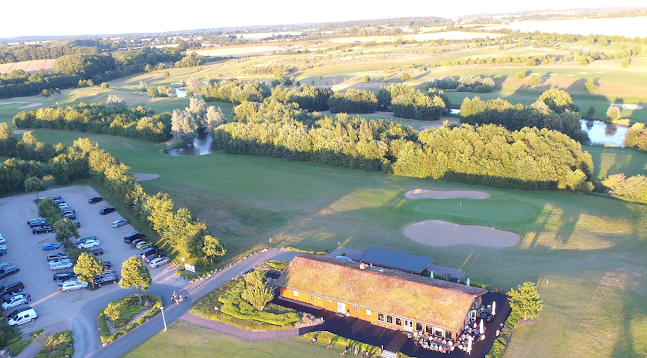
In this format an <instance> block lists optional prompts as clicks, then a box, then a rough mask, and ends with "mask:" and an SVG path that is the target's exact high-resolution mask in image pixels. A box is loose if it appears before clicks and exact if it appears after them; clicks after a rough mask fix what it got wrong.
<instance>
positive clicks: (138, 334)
mask: <svg viewBox="0 0 647 358" xmlns="http://www.w3.org/2000/svg"><path fill="white" fill-rule="evenodd" d="M297 255H301V254H299V253H296V252H292V251H278V250H271V251H266V252H261V253H259V254H256V255H254V256H252V257H249V258H247V259H245V260H243V261H241V262H240V263H238V264H236V265H234V266H231V267H229V268H225V269H223V270H221V271H219V272H217V273H216V274H215V275H213V276H212V277H210V278H209V279H208V280H204V281H202V282H199V283H187V285H185V286H184V287H183V288H182V289H181V290H178V293H180V294H182V295H183V296H185V297H186V296H188V297H189V300H188V301H184V302H183V303H180V304H179V305H176V304H171V302H170V301H171V300H170V298H171V295H172V294H173V291H174V290H177V286H174V285H167V284H162V283H155V282H154V283H153V285H152V286H151V288H150V290H149V291H148V292H149V293H153V294H156V295H158V296H160V297H161V298H162V301H163V302H164V305H165V307H164V316H165V318H166V324H167V325H168V324H170V323H171V322H173V321H174V320H176V319H178V318H179V317H180V316H182V315H183V314H184V313H185V312H186V311H187V310H188V309H189V308H190V307H191V304H192V303H193V301H195V300H198V299H200V298H201V297H202V296H204V295H206V294H208V293H209V292H211V291H213V290H215V289H216V288H218V287H220V286H222V285H223V284H225V283H227V282H228V281H230V280H231V279H232V278H234V277H236V276H237V275H240V274H241V273H243V272H246V271H248V270H250V269H252V268H254V267H255V266H257V265H259V264H261V263H263V262H266V261H269V260H275V259H288V260H291V259H292V258H294V257H295V256H297ZM134 293H136V290H135V289H129V290H120V291H117V292H111V293H109V294H107V295H105V296H102V297H100V298H97V299H95V300H93V301H91V302H88V303H87V304H86V305H85V306H83V307H82V308H81V309H80V310H79V312H78V313H77V314H76V316H75V317H74V319H73V320H72V334H73V336H74V357H92V358H115V357H119V356H121V355H122V354H125V353H126V352H128V351H129V350H131V349H133V348H135V347H136V346H138V345H139V344H141V343H142V342H144V341H145V340H147V339H149V338H150V337H152V336H153V335H155V334H156V333H158V332H160V331H162V330H164V323H163V321H162V315H161V314H160V315H157V316H155V317H154V318H153V319H151V320H150V321H148V322H147V323H145V324H143V325H142V326H140V327H137V328H135V329H134V330H132V331H130V332H128V334H126V335H125V336H123V337H121V338H119V339H118V340H116V341H115V342H113V343H110V344H107V345H106V346H102V345H101V340H100V338H99V333H98V332H99V326H98V324H97V317H98V316H99V311H101V309H102V308H103V307H105V306H107V305H108V303H109V302H110V301H113V300H117V299H120V298H122V297H125V296H128V295H131V294H134Z"/></svg>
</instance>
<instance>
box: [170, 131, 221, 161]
mask: <svg viewBox="0 0 647 358" xmlns="http://www.w3.org/2000/svg"><path fill="white" fill-rule="evenodd" d="M217 151H218V145H217V144H216V143H214V141H213V138H211V135H210V134H207V133H202V134H200V135H198V136H197V137H196V138H195V139H194V140H193V145H185V146H183V147H179V148H172V149H167V150H165V151H164V154H168V155H170V156H172V157H179V156H182V155H205V154H211V153H213V152H217Z"/></svg>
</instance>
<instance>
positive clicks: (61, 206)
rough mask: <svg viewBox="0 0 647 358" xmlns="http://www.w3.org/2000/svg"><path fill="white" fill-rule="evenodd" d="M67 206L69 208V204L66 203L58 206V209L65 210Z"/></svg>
mask: <svg viewBox="0 0 647 358" xmlns="http://www.w3.org/2000/svg"><path fill="white" fill-rule="evenodd" d="M69 206H70V204H68V203H61V204H58V207H59V208H61V209H67V208H68V207H69Z"/></svg>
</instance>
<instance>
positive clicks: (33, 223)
mask: <svg viewBox="0 0 647 358" xmlns="http://www.w3.org/2000/svg"><path fill="white" fill-rule="evenodd" d="M27 225H29V227H30V228H32V229H33V228H35V227H39V226H49V222H48V221H47V220H40V219H39V220H34V221H30V222H29V224H27Z"/></svg>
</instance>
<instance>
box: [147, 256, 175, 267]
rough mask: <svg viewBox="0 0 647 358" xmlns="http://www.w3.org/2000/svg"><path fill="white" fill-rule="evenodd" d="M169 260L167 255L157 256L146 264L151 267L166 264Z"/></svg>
mask: <svg viewBox="0 0 647 358" xmlns="http://www.w3.org/2000/svg"><path fill="white" fill-rule="evenodd" d="M169 262H171V259H169V258H168V257H158V258H156V259H154V260H152V261H151V262H150V263H149V264H148V265H149V266H150V267H152V268H156V267H160V266H162V265H166V264H167V263H169Z"/></svg>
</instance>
